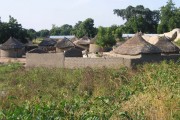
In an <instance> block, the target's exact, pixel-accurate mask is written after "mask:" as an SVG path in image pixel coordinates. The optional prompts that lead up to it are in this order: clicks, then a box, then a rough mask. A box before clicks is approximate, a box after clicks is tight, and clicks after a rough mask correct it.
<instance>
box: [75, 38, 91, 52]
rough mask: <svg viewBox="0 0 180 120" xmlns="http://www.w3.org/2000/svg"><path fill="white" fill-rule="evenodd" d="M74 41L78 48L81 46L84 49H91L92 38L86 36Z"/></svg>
mask: <svg viewBox="0 0 180 120" xmlns="http://www.w3.org/2000/svg"><path fill="white" fill-rule="evenodd" d="M73 43H74V44H75V45H76V46H77V48H80V49H82V50H87V49H89V45H90V43H91V40H90V39H89V38H88V37H87V36H84V37H82V38H80V39H79V40H76V41H74V42H73Z"/></svg>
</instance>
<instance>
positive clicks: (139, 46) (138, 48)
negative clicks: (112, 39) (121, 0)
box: [114, 34, 161, 55]
mask: <svg viewBox="0 0 180 120" xmlns="http://www.w3.org/2000/svg"><path fill="white" fill-rule="evenodd" d="M114 52H115V53H117V54H122V55H138V54H158V53H161V50H160V49H159V48H157V47H156V46H154V45H152V44H150V43H148V42H147V41H145V40H144V39H143V38H142V36H141V35H140V34H136V35H134V37H132V38H131V39H129V40H127V41H126V42H125V43H124V44H122V45H120V46H119V47H117V48H116V49H115V50H114Z"/></svg>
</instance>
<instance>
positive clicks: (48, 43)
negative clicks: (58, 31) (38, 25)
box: [39, 38, 57, 47]
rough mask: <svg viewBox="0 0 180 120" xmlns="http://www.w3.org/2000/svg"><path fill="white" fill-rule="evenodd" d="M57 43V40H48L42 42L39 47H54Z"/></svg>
mask: <svg viewBox="0 0 180 120" xmlns="http://www.w3.org/2000/svg"><path fill="white" fill-rule="evenodd" d="M56 43H57V41H56V40H53V39H49V38H47V39H44V40H42V41H41V42H40V43H39V46H44V47H46V46H54V45H55V44H56Z"/></svg>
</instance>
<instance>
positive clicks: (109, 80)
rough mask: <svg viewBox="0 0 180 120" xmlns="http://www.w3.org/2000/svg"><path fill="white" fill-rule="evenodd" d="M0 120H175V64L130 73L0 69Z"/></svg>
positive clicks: (178, 102)
mask: <svg viewBox="0 0 180 120" xmlns="http://www.w3.org/2000/svg"><path fill="white" fill-rule="evenodd" d="M0 119H5V120H6V119H7V120H9V119H11V120H14V119H22V120H32V119H37V120H40V119H42V120H44V119H48V120H49V119H53V120H54V119H55V120H59V119H61V120H67V119H70V120H77V119H80V120H104V119H105V120H106V119H110V120H116V119H117V120H152V119H153V120H179V119H180V62H179V63H174V62H169V63H167V62H165V61H164V62H162V63H160V64H146V65H143V66H138V68H137V69H136V70H130V69H127V68H125V67H123V68H119V69H118V70H114V69H107V68H102V69H92V68H85V69H75V70H70V69H47V68H31V69H26V68H24V67H23V66H22V65H21V64H18V63H13V64H7V65H0Z"/></svg>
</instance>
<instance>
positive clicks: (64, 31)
mask: <svg viewBox="0 0 180 120" xmlns="http://www.w3.org/2000/svg"><path fill="white" fill-rule="evenodd" d="M72 29H73V27H72V25H68V24H64V25H62V26H61V27H60V30H61V35H71V34H72Z"/></svg>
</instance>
